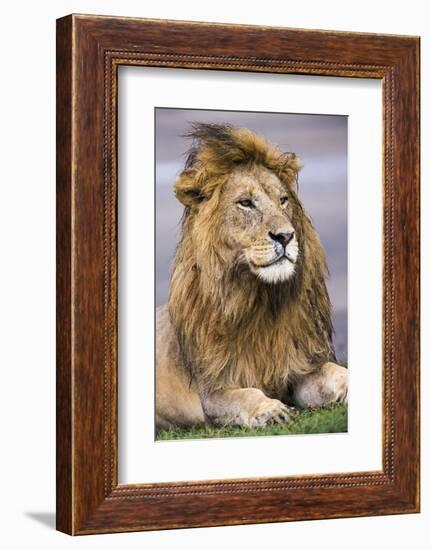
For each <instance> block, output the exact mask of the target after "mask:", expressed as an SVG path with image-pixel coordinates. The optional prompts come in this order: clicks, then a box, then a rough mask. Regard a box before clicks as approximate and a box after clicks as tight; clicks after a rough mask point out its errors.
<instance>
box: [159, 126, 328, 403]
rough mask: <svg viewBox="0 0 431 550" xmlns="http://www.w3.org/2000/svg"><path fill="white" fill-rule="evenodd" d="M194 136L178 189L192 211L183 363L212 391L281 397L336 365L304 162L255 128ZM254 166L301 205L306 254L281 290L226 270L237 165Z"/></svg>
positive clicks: (174, 301)
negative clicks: (225, 215) (223, 198)
mask: <svg viewBox="0 0 431 550" xmlns="http://www.w3.org/2000/svg"><path fill="white" fill-rule="evenodd" d="M189 136H190V137H192V138H193V139H194V144H193V147H192V149H191V151H190V153H189V156H188V159H187V162H186V167H185V170H184V172H183V173H182V174H181V175H180V176H179V178H178V180H177V181H176V183H175V189H176V194H177V197H178V198H179V199H180V200H181V202H183V203H184V204H185V205H186V208H185V213H184V219H183V226H182V238H181V241H180V243H179V246H178V249H177V254H176V257H175V262H174V268H173V273H172V278H171V289H170V297H169V309H170V315H171V318H172V322H173V325H174V327H175V330H176V333H177V336H178V340H179V343H180V348H181V351H182V354H183V357H184V360H185V362H186V364H187V365H188V367H189V368H190V370H191V372H192V373H193V374H195V375H196V378H197V379H198V381H199V383H200V384H202V385H203V387H204V388H207V389H208V390H211V391H213V390H216V389H219V388H222V387H223V388H226V387H229V386H232V387H235V386H239V387H258V388H261V389H264V391H265V392H266V393H267V395H270V396H274V397H280V391H281V388H285V387H286V384H287V383H288V382H289V381H291V380H293V379H294V378H295V377H298V376H301V375H303V374H307V373H309V372H310V371H312V370H314V369H315V368H316V367H318V366H320V365H322V364H323V363H324V362H326V361H329V360H333V359H334V353H333V346H332V324H331V307H330V302H329V298H328V293H327V290H326V284H325V276H326V274H327V268H326V263H325V257H324V253H323V249H322V246H321V244H320V241H319V238H318V236H317V233H316V231H315V229H314V227H313V225H312V223H311V220H310V218H309V217H308V216H307V214H306V213H305V212H304V210H303V208H302V205H301V203H300V201H299V198H298V196H297V194H296V190H295V188H296V178H297V173H298V170H299V168H300V164H299V161H298V159H297V158H296V156H295V155H294V154H292V153H284V154H283V153H280V152H279V151H278V150H277V149H276V148H275V147H274V146H272V145H270V144H269V143H268V142H267V141H266V140H265V139H264V138H262V137H261V136H258V135H256V134H254V133H253V132H251V131H250V130H247V129H237V128H233V127H231V126H228V125H204V124H199V125H194V127H193V130H192V132H191V133H190V134H189ZM255 165H262V166H264V167H266V168H267V169H269V170H271V171H272V172H274V173H275V174H276V175H277V176H278V177H279V179H280V180H281V182H282V183H283V184H285V186H286V190H287V191H288V193H289V198H290V201H291V203H292V205H293V206H292V208H293V219H294V223H295V229H296V232H297V234H298V242H299V249H300V254H299V259H298V265H297V269H296V272H295V275H294V277H293V278H292V279H291V280H289V281H287V282H283V283H279V284H268V283H265V282H262V281H260V280H259V279H258V278H257V277H256V276H255V275H254V274H253V273H251V272H250V270H249V269H248V268H247V267H246V266H244V265H238V264H234V265H232V264H230V263H227V262H226V260H225V255H224V249H223V247H224V245H223V243H222V242H220V240H219V237H218V232H217V227H218V225H217V224H219V225H220V223H222V222H221V219H222V212H221V211H220V208H219V202H220V201H219V198H220V195H221V193H222V192H223V184H224V182H225V181H226V179H227V178H228V177H229V174H230V173H231V172H232V170H234V169H235V168H236V167H238V166H243V167H250V170H251V169H252V167H253V166H255ZM203 202H205V206H206V210H205V212H206V215H205V217H204V219H202V216H201V217H200V218H199V227H197V223H196V220H197V217H198V212H199V208H200V206H201V204H202V203H203ZM197 231H198V232H199V234H198V239H197V238H196V235H197ZM197 242H198V243H199V245H197V244H196V243H197ZM202 251H205V253H203V252H202Z"/></svg>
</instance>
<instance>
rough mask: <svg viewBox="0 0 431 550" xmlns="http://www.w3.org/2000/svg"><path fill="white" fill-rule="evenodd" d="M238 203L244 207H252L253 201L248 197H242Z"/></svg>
mask: <svg viewBox="0 0 431 550" xmlns="http://www.w3.org/2000/svg"><path fill="white" fill-rule="evenodd" d="M238 204H240V205H241V206H243V207H244V208H254V203H253V201H251V200H250V199H242V200H240V201H238Z"/></svg>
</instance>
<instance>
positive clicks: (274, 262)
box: [251, 254, 295, 269]
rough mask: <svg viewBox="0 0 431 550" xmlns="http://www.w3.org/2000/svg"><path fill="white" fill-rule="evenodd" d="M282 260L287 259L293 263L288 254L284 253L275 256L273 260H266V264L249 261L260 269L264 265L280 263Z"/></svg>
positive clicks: (269, 265)
mask: <svg viewBox="0 0 431 550" xmlns="http://www.w3.org/2000/svg"><path fill="white" fill-rule="evenodd" d="M284 260H287V261H288V262H290V263H291V264H294V263H295V262H294V261H293V259H292V258H290V257H289V256H286V255H285V254H282V255H281V256H278V257H277V258H275V259H274V260H272V261H271V262H268V263H266V264H256V263H255V262H251V263H252V264H253V266H254V267H256V268H259V269H261V268H265V267H271V266H273V265H276V264H281V263H283V261H284Z"/></svg>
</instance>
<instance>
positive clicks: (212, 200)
mask: <svg viewBox="0 0 431 550" xmlns="http://www.w3.org/2000/svg"><path fill="white" fill-rule="evenodd" d="M154 119H155V266H156V267H155V287H156V288H155V298H156V300H155V301H156V311H155V339H156V367H155V368H156V376H155V379H156V388H155V402H156V403H155V406H156V419H155V437H156V440H173V439H175V440H180V439H204V438H205V439H206V438H224V437H244V436H248V437H251V436H261V435H263V436H275V435H298V434H313V433H320V434H322V433H340V432H347V431H348V414H347V413H348V408H347V401H348V397H347V396H348V307H347V306H348V304H347V278H348V274H347V266H348V250H347V248H348V247H347V228H348V202H347V201H348V155H347V152H348V116H343V115H331V114H314V113H313V114H302V113H288V112H286V113H278V112H249V111H229V110H202V109H178V108H166V107H156V108H155V117H154Z"/></svg>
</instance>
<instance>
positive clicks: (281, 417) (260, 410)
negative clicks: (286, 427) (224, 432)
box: [244, 398, 297, 428]
mask: <svg viewBox="0 0 431 550" xmlns="http://www.w3.org/2000/svg"><path fill="white" fill-rule="evenodd" d="M296 414H297V411H296V409H294V408H293V407H288V406H287V405H285V404H284V403H282V402H281V401H279V400H278V399H269V398H266V399H265V400H263V401H262V402H261V403H259V405H258V407H257V408H256V410H255V411H253V413H252V414H250V415H249V418H248V420H247V421H246V422H244V423H245V424H246V425H247V426H249V427H250V428H261V427H263V426H268V424H284V423H286V422H289V421H291V420H292V418H293V417H294V416H295V415H296Z"/></svg>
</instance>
